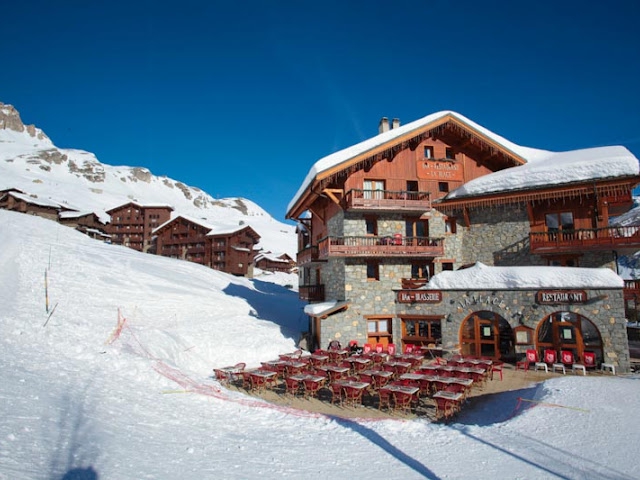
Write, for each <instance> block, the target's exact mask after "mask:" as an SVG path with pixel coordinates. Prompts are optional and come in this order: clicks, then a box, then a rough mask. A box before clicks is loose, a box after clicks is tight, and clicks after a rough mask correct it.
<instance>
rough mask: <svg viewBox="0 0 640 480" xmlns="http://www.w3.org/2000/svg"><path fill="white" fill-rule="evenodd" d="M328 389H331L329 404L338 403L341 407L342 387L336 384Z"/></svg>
mask: <svg viewBox="0 0 640 480" xmlns="http://www.w3.org/2000/svg"><path fill="white" fill-rule="evenodd" d="M330 389H331V404H332V405H335V404H336V403H338V404H339V405H342V398H343V395H342V393H343V392H342V390H343V388H342V385H340V384H338V383H332V384H331V385H330Z"/></svg>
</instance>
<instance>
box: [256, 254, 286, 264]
mask: <svg viewBox="0 0 640 480" xmlns="http://www.w3.org/2000/svg"><path fill="white" fill-rule="evenodd" d="M282 255H283V254H282V253H281V254H275V253H271V252H268V253H260V254H258V255H257V256H256V258H255V261H256V262H258V261H260V260H262V259H263V258H264V259H265V260H269V261H271V262H279V263H286V264H288V263H289V262H290V260H286V259H284V258H280V256H282ZM285 255H286V254H285Z"/></svg>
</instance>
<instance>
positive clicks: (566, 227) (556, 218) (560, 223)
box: [544, 212, 575, 233]
mask: <svg viewBox="0 0 640 480" xmlns="http://www.w3.org/2000/svg"><path fill="white" fill-rule="evenodd" d="M544 220H545V225H546V226H547V231H548V232H550V233H557V232H559V231H565V232H566V231H570V230H573V229H574V228H575V227H574V224H573V213H571V212H554V213H547V214H546V215H545V216H544Z"/></svg>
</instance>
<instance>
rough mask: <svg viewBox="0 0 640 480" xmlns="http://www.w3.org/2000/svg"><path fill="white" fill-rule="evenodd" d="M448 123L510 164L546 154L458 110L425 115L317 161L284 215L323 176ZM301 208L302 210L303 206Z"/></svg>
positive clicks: (297, 206)
mask: <svg viewBox="0 0 640 480" xmlns="http://www.w3.org/2000/svg"><path fill="white" fill-rule="evenodd" d="M447 123H452V124H455V125H456V126H458V127H459V128H460V129H461V130H462V131H464V132H466V133H467V134H469V135H470V136H472V137H474V138H476V139H478V140H479V141H481V142H483V143H485V144H486V146H487V148H489V149H493V150H496V151H500V152H502V153H503V154H504V155H505V156H506V157H508V158H510V159H511V165H521V164H524V163H525V162H526V161H527V159H529V158H531V157H535V156H536V155H539V154H541V153H542V154H544V153H546V152H545V151H543V150H536V149H532V148H528V147H522V146H520V145H516V144H515V143H512V142H510V141H508V140H506V139H505V138H503V137H501V136H500V135H497V134H495V133H493V132H491V131H490V130H488V129H486V128H484V127H482V126H481V125H478V124H477V123H475V122H473V121H471V120H469V119H468V118H466V117H465V116H463V115H460V114H459V113H456V112H452V111H449V110H446V111H442V112H437V113H433V114H431V115H427V116H426V117H423V118H421V119H419V120H416V121H414V122H411V123H408V124H406V125H403V126H400V127H397V128H393V129H391V130H389V131H387V132H384V133H381V134H379V135H376V136H375V137H372V138H370V139H368V140H365V141H363V142H360V143H358V144H356V145H352V146H351V147H348V148H345V149H343V150H340V151H338V152H335V153H332V154H331V155H328V156H326V157H324V158H321V159H320V160H318V161H317V162H316V163H315V164H314V165H313V166H312V167H311V170H310V171H309V173H308V174H307V176H306V178H305V180H304V182H303V183H302V185H301V186H300V188H299V189H298V192H297V193H296V195H295V196H294V197H293V199H292V200H291V202H289V205H288V207H287V215H286V216H287V218H291V217H293V216H295V214H296V213H298V214H300V213H302V212H295V210H299V209H300V206H301V204H303V203H304V200H305V198H306V197H308V196H309V195H311V190H312V189H313V186H314V185H316V184H317V183H319V182H320V181H322V180H323V179H325V178H327V177H329V176H331V175H334V174H335V173H337V172H339V171H342V170H345V169H347V168H349V167H353V166H354V165H357V164H358V163H360V162H363V161H365V160H367V159H370V158H372V157H374V156H376V155H381V158H383V157H384V155H385V154H387V153H388V152H387V150H389V149H390V148H391V147H394V146H397V145H401V144H402V143H403V142H408V141H410V140H413V139H416V138H417V137H420V136H421V135H422V136H425V137H426V136H429V134H430V132H431V131H433V130H434V129H437V128H439V127H441V126H443V125H444V124H447ZM303 210H304V209H303Z"/></svg>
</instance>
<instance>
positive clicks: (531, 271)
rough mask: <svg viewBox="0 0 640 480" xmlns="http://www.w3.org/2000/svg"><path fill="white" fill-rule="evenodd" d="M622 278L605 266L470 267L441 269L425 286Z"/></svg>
mask: <svg viewBox="0 0 640 480" xmlns="http://www.w3.org/2000/svg"><path fill="white" fill-rule="evenodd" d="M622 287H624V280H623V279H622V278H621V277H620V276H618V274H616V273H615V272H614V271H613V270H610V269H608V268H578V267H490V266H487V265H484V264H483V263H480V262H477V263H476V264H475V265H474V266H473V267H470V268H465V269H463V270H456V271H444V272H441V273H439V274H437V275H435V276H433V277H432V278H431V280H429V282H428V283H427V284H426V285H425V287H424V288H425V289H428V290H462V289H468V290H486V289H513V288H523V289H525V288H562V289H571V288H622Z"/></svg>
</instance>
